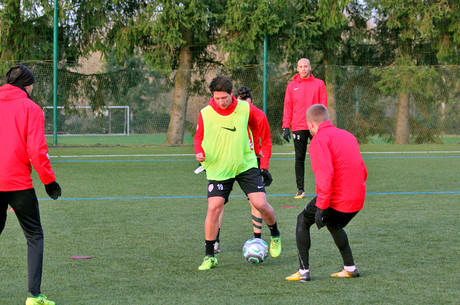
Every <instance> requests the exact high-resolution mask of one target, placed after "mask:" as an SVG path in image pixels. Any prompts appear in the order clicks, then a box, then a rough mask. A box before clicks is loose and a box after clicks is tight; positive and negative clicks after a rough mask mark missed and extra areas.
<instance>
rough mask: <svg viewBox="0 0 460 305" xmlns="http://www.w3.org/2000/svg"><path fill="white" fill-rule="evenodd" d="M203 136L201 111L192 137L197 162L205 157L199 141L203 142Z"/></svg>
mask: <svg viewBox="0 0 460 305" xmlns="http://www.w3.org/2000/svg"><path fill="white" fill-rule="evenodd" d="M203 136H204V127H203V117H202V116H201V112H200V114H199V116H198V122H197V124H196V130H195V137H194V138H193V143H194V146H195V157H196V159H197V160H198V162H203V161H204V159H205V154H204V149H203V147H202V146H201V143H203Z"/></svg>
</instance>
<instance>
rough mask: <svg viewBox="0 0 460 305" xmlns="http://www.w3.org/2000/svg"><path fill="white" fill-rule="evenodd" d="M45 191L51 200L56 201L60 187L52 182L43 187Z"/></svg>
mask: <svg viewBox="0 0 460 305" xmlns="http://www.w3.org/2000/svg"><path fill="white" fill-rule="evenodd" d="M45 190H46V193H47V194H48V196H50V197H51V198H53V200H56V199H58V197H59V196H61V187H60V186H59V184H58V183H57V182H56V181H53V182H51V183H50V184H47V185H45Z"/></svg>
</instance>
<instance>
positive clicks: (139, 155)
mask: <svg viewBox="0 0 460 305" xmlns="http://www.w3.org/2000/svg"><path fill="white" fill-rule="evenodd" d="M454 153H455V154H458V153H460V151H365V152H361V154H454ZM307 154H308V153H307ZM273 155H294V152H288V153H273V154H272V156H273ZM192 156H193V157H194V156H195V154H135V155H132V154H128V155H63V156H50V158H107V157H192Z"/></svg>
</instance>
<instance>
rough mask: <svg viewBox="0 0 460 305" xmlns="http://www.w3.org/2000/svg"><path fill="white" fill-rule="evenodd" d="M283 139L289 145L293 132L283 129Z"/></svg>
mask: <svg viewBox="0 0 460 305" xmlns="http://www.w3.org/2000/svg"><path fill="white" fill-rule="evenodd" d="M283 138H284V139H285V140H286V142H288V143H289V139H291V131H290V130H289V128H283Z"/></svg>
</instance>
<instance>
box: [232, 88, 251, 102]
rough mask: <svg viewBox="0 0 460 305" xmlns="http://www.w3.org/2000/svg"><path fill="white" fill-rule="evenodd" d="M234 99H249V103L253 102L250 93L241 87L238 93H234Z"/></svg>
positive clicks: (247, 89)
mask: <svg viewBox="0 0 460 305" xmlns="http://www.w3.org/2000/svg"><path fill="white" fill-rule="evenodd" d="M235 96H236V98H240V99H242V100H245V99H248V98H250V99H251V101H252V100H253V98H252V91H251V89H249V88H248V87H246V86H241V87H239V88H238V91H236V94H235Z"/></svg>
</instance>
